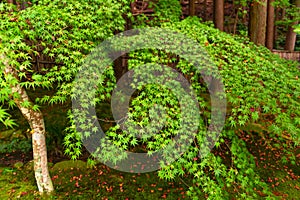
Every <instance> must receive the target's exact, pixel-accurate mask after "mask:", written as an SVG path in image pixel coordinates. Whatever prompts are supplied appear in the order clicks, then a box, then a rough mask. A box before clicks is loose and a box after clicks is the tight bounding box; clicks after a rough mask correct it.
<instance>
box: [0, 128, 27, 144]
mask: <svg viewBox="0 0 300 200" xmlns="http://www.w3.org/2000/svg"><path fill="white" fill-rule="evenodd" d="M14 138H18V139H26V138H27V136H26V133H23V130H16V129H9V130H5V131H1V132H0V139H1V140H6V141H9V140H12V139H14Z"/></svg>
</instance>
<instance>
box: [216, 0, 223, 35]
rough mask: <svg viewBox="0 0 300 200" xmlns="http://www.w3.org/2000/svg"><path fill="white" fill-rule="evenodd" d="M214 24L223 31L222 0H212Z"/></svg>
mask: <svg viewBox="0 0 300 200" xmlns="http://www.w3.org/2000/svg"><path fill="white" fill-rule="evenodd" d="M214 24H215V27H216V28H217V29H219V30H220V31H224V0H214Z"/></svg>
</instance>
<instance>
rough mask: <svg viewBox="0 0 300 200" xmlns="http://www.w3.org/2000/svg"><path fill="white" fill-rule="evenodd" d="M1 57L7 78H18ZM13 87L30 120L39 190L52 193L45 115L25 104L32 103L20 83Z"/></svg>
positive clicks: (16, 100)
mask: <svg viewBox="0 0 300 200" xmlns="http://www.w3.org/2000/svg"><path fill="white" fill-rule="evenodd" d="M0 59H1V60H2V61H3V63H4V64H5V69H4V74H5V78H6V80H7V81H8V82H9V79H11V75H12V76H13V77H14V78H16V79H18V74H17V72H16V71H15V70H14V68H13V67H11V66H10V65H9V64H8V61H7V59H6V58H5V56H4V55H1V56H0ZM11 89H12V94H18V96H19V97H15V95H12V98H13V100H14V101H15V103H16V105H17V106H18V108H19V109H20V111H21V113H22V115H23V116H24V117H25V119H26V120H27V121H28V123H29V125H30V128H31V132H32V148H33V159H34V174H35V179H36V183H37V186H38V189H39V192H41V193H44V192H46V193H51V192H53V190H54V188H53V184H52V180H51V178H50V175H49V171H48V161H47V148H46V139H45V125H44V118H43V115H42V113H41V112H40V111H39V110H33V109H32V107H28V106H26V107H25V106H24V103H25V102H30V103H31V101H30V99H29V97H28V95H27V92H26V90H25V89H24V88H22V87H21V86H20V84H14V85H11ZM13 96H14V97H13ZM31 105H32V103H31Z"/></svg>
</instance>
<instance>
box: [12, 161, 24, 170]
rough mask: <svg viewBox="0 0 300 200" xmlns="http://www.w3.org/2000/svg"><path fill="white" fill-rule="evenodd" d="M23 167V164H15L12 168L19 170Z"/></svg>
mask: <svg viewBox="0 0 300 200" xmlns="http://www.w3.org/2000/svg"><path fill="white" fill-rule="evenodd" d="M23 166H24V163H23V162H16V163H15V164H14V168H16V169H21V168H22V167H23Z"/></svg>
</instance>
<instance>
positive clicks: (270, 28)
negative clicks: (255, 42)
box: [266, 0, 275, 50]
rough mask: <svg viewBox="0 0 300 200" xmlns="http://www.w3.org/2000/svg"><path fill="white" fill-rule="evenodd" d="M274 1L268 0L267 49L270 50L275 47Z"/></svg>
mask: <svg viewBox="0 0 300 200" xmlns="http://www.w3.org/2000/svg"><path fill="white" fill-rule="evenodd" d="M273 2H274V0H268V11H267V12H268V13H267V34H266V47H267V48H268V49H270V50H272V49H273V46H274V29H275V8H274V6H273V5H272V4H273Z"/></svg>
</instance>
